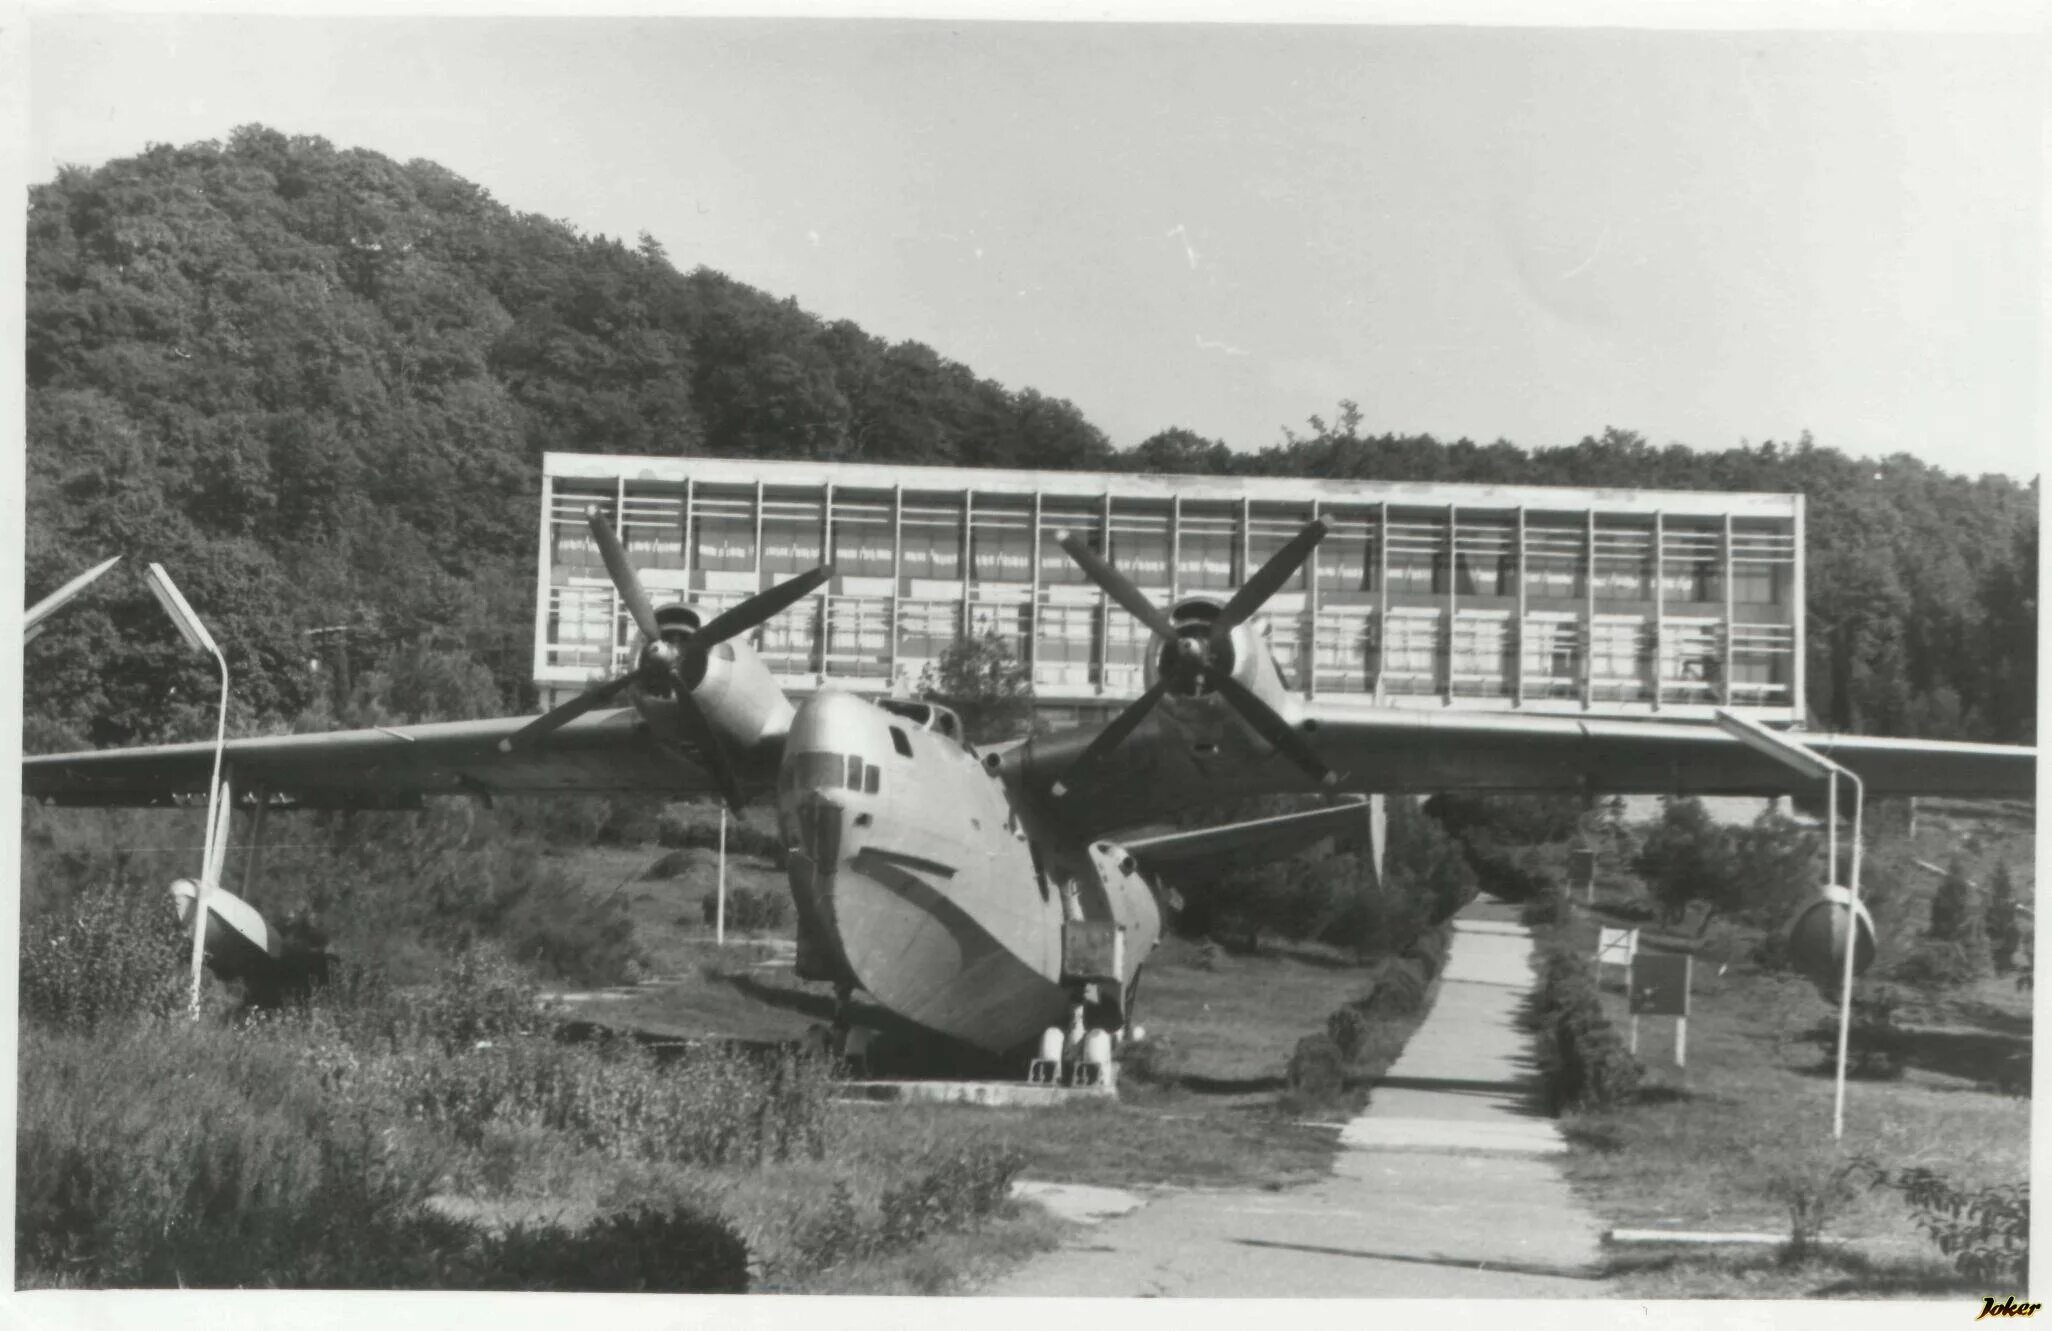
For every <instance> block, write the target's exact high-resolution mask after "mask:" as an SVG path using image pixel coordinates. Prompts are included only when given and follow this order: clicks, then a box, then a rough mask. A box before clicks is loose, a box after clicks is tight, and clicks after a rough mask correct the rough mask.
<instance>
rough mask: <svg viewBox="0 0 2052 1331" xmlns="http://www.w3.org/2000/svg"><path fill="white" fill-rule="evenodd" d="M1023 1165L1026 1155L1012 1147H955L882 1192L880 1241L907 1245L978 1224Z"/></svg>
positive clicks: (991, 1211) (1002, 1196)
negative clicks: (919, 1173)
mask: <svg viewBox="0 0 2052 1331" xmlns="http://www.w3.org/2000/svg"><path fill="white" fill-rule="evenodd" d="M1025 1168H1026V1154H1025V1152H1023V1151H1020V1150H1018V1149H1017V1148H1016V1147H1012V1146H992V1145H987V1144H980V1145H976V1146H968V1147H962V1148H960V1149H958V1150H957V1151H956V1152H955V1153H954V1154H953V1155H951V1156H949V1157H948V1158H947V1159H945V1160H943V1161H942V1162H941V1163H940V1164H939V1165H937V1166H935V1167H934V1168H932V1169H929V1170H927V1171H926V1172H925V1173H923V1174H921V1175H920V1176H919V1177H917V1178H914V1179H911V1180H908V1181H907V1182H905V1183H902V1184H899V1185H898V1186H896V1187H893V1188H889V1189H886V1190H885V1192H884V1195H883V1203H882V1208H881V1209H882V1213H883V1239H884V1241H885V1242H886V1243H888V1244H891V1245H893V1246H898V1245H905V1244H912V1243H917V1242H918V1241H919V1240H921V1239H923V1238H925V1237H926V1236H927V1235H929V1234H932V1233H935V1232H937V1231H940V1230H948V1229H959V1228H961V1227H963V1226H965V1225H973V1224H977V1223H980V1222H981V1221H982V1220H984V1219H985V1218H986V1217H988V1216H991V1215H994V1214H996V1213H997V1211H998V1209H999V1208H1000V1207H1002V1206H1003V1205H1004V1204H1005V1202H1006V1200H1007V1199H1008V1198H1009V1197H1010V1196H1011V1193H1012V1180H1014V1179H1016V1178H1017V1177H1018V1176H1019V1173H1020V1171H1021V1170H1023V1169H1025Z"/></svg>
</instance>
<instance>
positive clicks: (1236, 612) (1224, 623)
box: [1211, 518, 1330, 647]
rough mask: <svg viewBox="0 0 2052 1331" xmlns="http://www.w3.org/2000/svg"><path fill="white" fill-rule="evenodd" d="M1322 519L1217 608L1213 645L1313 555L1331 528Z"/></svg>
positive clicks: (1251, 612) (1283, 549)
mask: <svg viewBox="0 0 2052 1331" xmlns="http://www.w3.org/2000/svg"><path fill="white" fill-rule="evenodd" d="M1329 530H1330V528H1328V527H1327V526H1326V525H1325V524H1324V523H1323V522H1321V521H1318V520H1317V519H1315V518H1314V519H1312V521H1311V523H1310V525H1309V526H1307V527H1305V528H1304V530H1302V531H1300V532H1298V533H1297V534H1296V535H1295V536H1294V537H1292V538H1291V539H1290V543H1289V544H1288V545H1286V546H1284V547H1283V548H1282V549H1280V550H1278V551H1276V552H1275V553H1274V554H1272V555H1270V556H1269V557H1268V562H1267V563H1265V564H1263V565H1262V566H1261V567H1260V568H1258V569H1256V570H1255V571H1254V576H1253V577H1251V578H1249V579H1247V581H1246V582H1244V583H1242V584H1241V586H1240V590H1238V591H1236V592H1234V593H1233V598H1232V599H1231V600H1230V601H1227V602H1226V603H1225V607H1224V608H1223V609H1222V610H1220V611H1219V612H1218V618H1217V619H1214V620H1212V621H1211V645H1212V646H1214V647H1217V646H1220V645H1221V644H1223V643H1224V641H1225V640H1226V639H1227V638H1228V637H1230V636H1232V632H1233V630H1234V629H1236V628H1238V627H1239V626H1240V625H1241V624H1242V623H1244V622H1246V620H1247V619H1248V617H1250V616H1251V615H1253V613H1254V612H1255V611H1256V610H1259V609H1260V608H1261V607H1262V605H1263V604H1264V603H1265V602H1266V601H1267V600H1268V598H1269V597H1271V596H1273V595H1275V594H1276V593H1277V592H1278V591H1281V590H1282V585H1283V584H1284V583H1286V582H1288V581H1289V580H1290V579H1291V578H1292V577H1294V576H1296V572H1297V570H1298V569H1300V568H1302V567H1303V566H1304V561H1305V560H1306V559H1309V558H1310V557H1311V551H1312V550H1313V549H1315V548H1316V547H1317V545H1318V543H1319V542H1320V541H1322V540H1324V539H1325V533H1326V532H1327V531H1329Z"/></svg>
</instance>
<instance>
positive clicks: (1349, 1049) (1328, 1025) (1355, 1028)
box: [1325, 1007, 1368, 1063]
mask: <svg viewBox="0 0 2052 1331" xmlns="http://www.w3.org/2000/svg"><path fill="white" fill-rule="evenodd" d="M1325 1033H1326V1035H1327V1036H1328V1037H1330V1039H1331V1040H1332V1042H1333V1044H1334V1046H1336V1047H1337V1048H1338V1049H1339V1051H1340V1057H1342V1058H1344V1059H1346V1060H1347V1061H1348V1062H1350V1063H1351V1062H1352V1061H1353V1060H1354V1057H1355V1056H1356V1055H1357V1054H1359V1053H1360V1052H1361V1049H1362V1046H1364V1045H1365V1044H1367V1042H1368V1017H1367V1015H1366V1014H1365V1013H1363V1012H1362V1011H1361V1010H1360V1009H1359V1008H1354V1007H1343V1008H1341V1009H1339V1010H1338V1011H1337V1012H1334V1013H1333V1014H1332V1015H1331V1016H1329V1017H1327V1018H1326V1019H1325Z"/></svg>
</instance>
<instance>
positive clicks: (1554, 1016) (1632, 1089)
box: [1528, 948, 1643, 1113]
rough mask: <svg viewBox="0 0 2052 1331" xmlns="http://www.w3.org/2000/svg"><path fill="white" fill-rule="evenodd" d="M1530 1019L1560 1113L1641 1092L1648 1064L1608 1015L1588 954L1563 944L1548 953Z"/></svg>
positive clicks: (1602, 1105) (1607, 1105)
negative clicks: (1635, 1054)
mask: <svg viewBox="0 0 2052 1331" xmlns="http://www.w3.org/2000/svg"><path fill="white" fill-rule="evenodd" d="M1528 1021H1529V1022H1530V1024H1531V1025H1532V1026H1533V1027H1534V1029H1535V1030H1536V1031H1537V1032H1538V1035H1539V1067H1540V1071H1541V1073H1542V1075H1543V1076H1544V1077H1545V1079H1546V1084H1547V1087H1548V1089H1549V1090H1550V1091H1551V1093H1552V1099H1553V1105H1554V1110H1555V1112H1556V1113H1558V1112H1560V1111H1562V1110H1566V1109H1607V1108H1610V1107H1612V1106H1615V1105H1619V1104H1622V1103H1624V1102H1625V1101H1627V1100H1629V1099H1630V1098H1631V1097H1632V1095H1633V1094H1634V1093H1636V1092H1637V1090H1638V1086H1639V1078H1640V1077H1641V1075H1642V1074H1643V1069H1642V1068H1641V1067H1640V1065H1639V1061H1638V1059H1636V1058H1634V1057H1632V1055H1631V1054H1630V1052H1629V1051H1627V1050H1626V1048H1625V1044H1624V1041H1623V1040H1621V1039H1619V1038H1618V1034H1617V1029H1616V1027H1614V1026H1612V1025H1611V1024H1610V1020H1609V1018H1607V1017H1606V1016H1604V1014H1603V1003H1602V999H1601V998H1600V997H1599V996H1598V992H1597V988H1596V976H1595V968H1594V965H1593V964H1592V963H1591V962H1590V961H1589V960H1588V959H1587V958H1586V957H1583V956H1581V955H1580V954H1579V953H1573V952H1568V951H1565V950H1559V949H1558V948H1556V949H1555V950H1549V951H1548V952H1547V953H1546V957H1545V961H1544V962H1543V963H1542V964H1541V968H1540V976H1539V987H1538V988H1537V990H1535V991H1534V993H1533V996H1532V999H1531V1002H1530V1006H1529V1008H1528Z"/></svg>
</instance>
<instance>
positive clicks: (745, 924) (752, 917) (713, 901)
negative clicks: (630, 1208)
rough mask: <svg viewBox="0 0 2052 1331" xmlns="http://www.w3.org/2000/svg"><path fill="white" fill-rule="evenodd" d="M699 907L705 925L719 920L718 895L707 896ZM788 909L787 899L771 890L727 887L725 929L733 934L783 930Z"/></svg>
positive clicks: (788, 902) (709, 894)
mask: <svg viewBox="0 0 2052 1331" xmlns="http://www.w3.org/2000/svg"><path fill="white" fill-rule="evenodd" d="M700 904H701V906H702V907H703V909H704V911H705V922H706V923H707V924H712V923H714V922H715V921H716V920H717V919H718V918H719V909H720V902H719V897H718V895H717V894H716V893H708V894H707V895H706V898H705V900H704V901H703V902H702V903H700ZM790 909H791V898H790V897H789V896H788V895H786V894H785V893H783V892H779V891H777V890H775V889H774V888H760V887H740V886H730V887H728V888H727V927H728V928H729V929H733V930H735V931H737V932H740V933H744V934H758V933H772V932H774V931H776V930H778V929H781V928H783V927H784V925H785V923H786V922H787V921H788V920H789V919H790Z"/></svg>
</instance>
